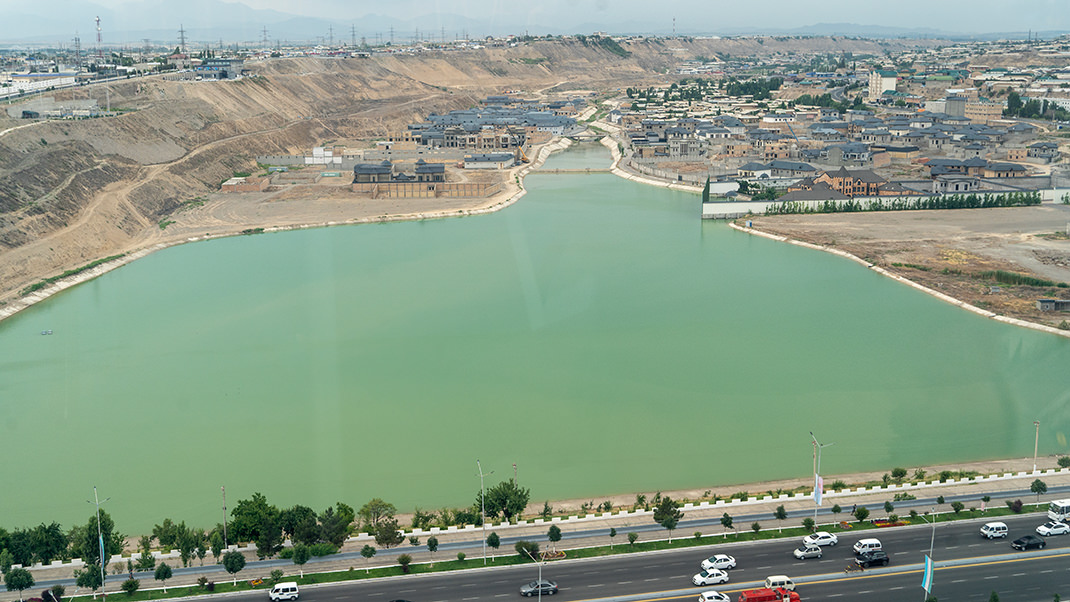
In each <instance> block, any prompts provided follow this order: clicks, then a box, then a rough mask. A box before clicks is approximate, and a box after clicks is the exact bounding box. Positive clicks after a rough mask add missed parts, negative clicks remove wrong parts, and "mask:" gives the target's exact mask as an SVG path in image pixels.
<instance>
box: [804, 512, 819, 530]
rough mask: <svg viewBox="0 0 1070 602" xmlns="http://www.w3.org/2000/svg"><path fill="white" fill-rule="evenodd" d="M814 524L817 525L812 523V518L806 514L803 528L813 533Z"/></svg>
mask: <svg viewBox="0 0 1070 602" xmlns="http://www.w3.org/2000/svg"><path fill="white" fill-rule="evenodd" d="M816 526H817V525H815V524H814V518H813V517H812V516H807V517H806V518H804V519H803V529H806V531H807V532H808V533H813V532H814V527H816Z"/></svg>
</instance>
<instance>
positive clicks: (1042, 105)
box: [1003, 92, 1070, 121]
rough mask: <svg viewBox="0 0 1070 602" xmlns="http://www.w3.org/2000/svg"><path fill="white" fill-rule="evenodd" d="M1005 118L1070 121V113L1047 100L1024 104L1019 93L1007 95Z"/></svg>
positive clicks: (1033, 100) (1032, 100)
mask: <svg viewBox="0 0 1070 602" xmlns="http://www.w3.org/2000/svg"><path fill="white" fill-rule="evenodd" d="M1003 116H1004V117H1020V118H1022V119H1054V120H1056V121H1067V120H1070V111H1067V110H1066V109H1064V108H1062V107H1060V106H1059V105H1057V104H1055V103H1048V101H1047V100H1043V101H1041V100H1037V99H1035V98H1033V99H1029V100H1027V101H1025V102H1022V97H1021V95H1019V94H1018V93H1017V92H1011V93H1009V94H1007V108H1006V109H1003Z"/></svg>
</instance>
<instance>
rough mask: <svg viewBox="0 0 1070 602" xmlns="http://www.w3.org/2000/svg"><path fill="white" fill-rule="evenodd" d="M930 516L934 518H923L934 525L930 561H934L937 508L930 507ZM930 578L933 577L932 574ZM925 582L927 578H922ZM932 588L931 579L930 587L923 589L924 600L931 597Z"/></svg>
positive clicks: (930, 544) (930, 541)
mask: <svg viewBox="0 0 1070 602" xmlns="http://www.w3.org/2000/svg"><path fill="white" fill-rule="evenodd" d="M929 517H930V518H931V519H932V520H929V519H927V518H925V517H924V516H922V517H921V518H922V520H924V521H925V522H927V523H932V525H933V531H932V535H931V536H930V537H929V562H930V563H932V561H933V544H935V543H936V508H930V509H929ZM930 579H931V576H930ZM924 583H925V579H922V584H924ZM931 590H932V582H931V581H929V589H928V590H924V589H923V590H922V591H923V592H924V594H925V597H924V598H922V599H923V600H928V599H929V593H930V592H931Z"/></svg>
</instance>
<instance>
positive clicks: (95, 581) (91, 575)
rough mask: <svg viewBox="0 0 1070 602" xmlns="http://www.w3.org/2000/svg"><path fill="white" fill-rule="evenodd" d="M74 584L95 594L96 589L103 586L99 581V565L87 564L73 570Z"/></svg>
mask: <svg viewBox="0 0 1070 602" xmlns="http://www.w3.org/2000/svg"><path fill="white" fill-rule="evenodd" d="M74 583H75V585H77V586H78V587H84V588H86V589H91V590H93V591H94V592H96V591H97V589H99V588H100V587H101V586H102V585H104V582H103V581H102V580H101V574H100V565H99V564H87V565H85V566H83V567H82V568H81V569H75V571H74Z"/></svg>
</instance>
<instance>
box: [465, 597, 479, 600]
mask: <svg viewBox="0 0 1070 602" xmlns="http://www.w3.org/2000/svg"><path fill="white" fill-rule="evenodd" d="M461 599H462V600H478V599H479V596H475V597H474V598H461Z"/></svg>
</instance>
